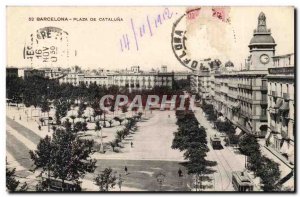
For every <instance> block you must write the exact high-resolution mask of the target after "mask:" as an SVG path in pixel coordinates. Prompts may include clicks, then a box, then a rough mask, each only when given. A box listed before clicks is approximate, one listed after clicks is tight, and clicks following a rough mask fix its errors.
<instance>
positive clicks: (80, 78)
mask: <svg viewBox="0 0 300 197" xmlns="http://www.w3.org/2000/svg"><path fill="white" fill-rule="evenodd" d="M83 82H84V74H83V73H82V72H81V71H80V70H79V69H78V68H77V67H72V68H71V70H70V71H65V72H64V75H63V77H60V78H59V83H60V84H62V83H68V84H72V85H74V86H78V85H79V84H80V83H83Z"/></svg>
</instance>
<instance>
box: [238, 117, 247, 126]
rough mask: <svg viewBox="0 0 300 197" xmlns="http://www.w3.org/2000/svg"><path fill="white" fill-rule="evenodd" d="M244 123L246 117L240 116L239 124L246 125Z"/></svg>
mask: <svg viewBox="0 0 300 197" xmlns="http://www.w3.org/2000/svg"><path fill="white" fill-rule="evenodd" d="M244 123H245V121H244V119H243V118H239V120H238V124H240V125H243V126H244Z"/></svg>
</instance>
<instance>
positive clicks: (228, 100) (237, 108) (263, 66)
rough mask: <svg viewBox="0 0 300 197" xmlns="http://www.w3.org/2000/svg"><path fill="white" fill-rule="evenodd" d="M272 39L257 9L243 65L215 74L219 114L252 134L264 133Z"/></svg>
mask: <svg viewBox="0 0 300 197" xmlns="http://www.w3.org/2000/svg"><path fill="white" fill-rule="evenodd" d="M275 46H276V43H275V40H274V38H273V37H272V36H271V30H270V29H267V26H266V17H265V15H264V13H260V14H259V17H258V25H257V28H256V29H255V30H254V33H253V37H252V39H251V41H250V44H249V49H250V56H249V58H248V62H247V66H246V69H244V70H242V71H230V72H224V71H223V72H220V73H218V74H215V75H214V77H215V84H214V89H215V96H214V102H213V103H214V105H215V109H216V111H218V112H219V113H220V115H223V116H225V117H226V118H227V119H228V120H230V121H232V122H233V123H234V124H235V125H236V126H237V127H238V128H239V129H240V130H242V131H243V132H245V133H251V134H254V135H256V136H265V135H266V133H267V128H268V126H267V105H268V102H267V79H266V76H267V74H268V68H270V67H271V66H272V65H273V61H272V58H271V57H273V56H274V54H275Z"/></svg>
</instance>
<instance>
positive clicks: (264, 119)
mask: <svg viewBox="0 0 300 197" xmlns="http://www.w3.org/2000/svg"><path fill="white" fill-rule="evenodd" d="M259 119H260V120H262V121H268V117H267V116H266V115H260V117H259Z"/></svg>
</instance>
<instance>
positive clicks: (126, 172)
mask: <svg viewBox="0 0 300 197" xmlns="http://www.w3.org/2000/svg"><path fill="white" fill-rule="evenodd" d="M124 170H125V174H126V175H127V174H128V169H127V166H125V168H124Z"/></svg>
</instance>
